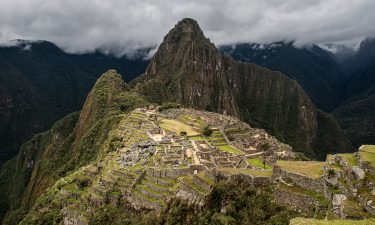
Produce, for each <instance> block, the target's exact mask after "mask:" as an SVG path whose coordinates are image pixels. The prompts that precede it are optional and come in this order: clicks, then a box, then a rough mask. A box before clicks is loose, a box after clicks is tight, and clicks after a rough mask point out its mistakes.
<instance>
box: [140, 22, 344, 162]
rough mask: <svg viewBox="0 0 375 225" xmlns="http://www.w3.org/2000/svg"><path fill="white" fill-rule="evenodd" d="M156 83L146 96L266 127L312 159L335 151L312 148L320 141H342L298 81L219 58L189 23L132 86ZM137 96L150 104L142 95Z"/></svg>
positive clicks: (172, 35)
mask: <svg viewBox="0 0 375 225" xmlns="http://www.w3.org/2000/svg"><path fill="white" fill-rule="evenodd" d="M155 80H158V81H159V84H160V85H158V89H157V90H155V91H153V90H148V92H149V93H158V96H161V97H160V98H158V101H160V99H161V98H165V102H178V103H181V104H183V105H184V106H188V107H192V108H196V109H200V110H202V109H203V110H207V111H213V112H219V113H223V114H229V115H232V116H236V117H238V118H241V119H242V120H244V121H246V122H248V123H250V124H252V125H255V126H260V127H263V128H266V129H267V130H268V131H269V132H271V133H272V134H273V135H274V136H276V137H277V138H279V139H280V140H282V141H285V142H287V143H288V144H290V145H291V146H293V147H294V148H296V149H299V150H301V151H304V152H305V153H307V154H309V155H312V156H316V154H315V152H314V151H313V149H314V146H318V147H319V148H320V149H323V148H326V149H335V148H334V147H333V146H332V145H331V146H329V148H328V146H324V145H325V143H323V144H322V143H320V144H319V145H316V143H319V140H318V139H319V137H320V136H322V137H327V136H328V137H331V136H332V139H333V140H335V139H340V138H342V137H341V136H342V135H337V134H336V133H337V132H339V131H337V132H336V130H337V129H338V130H339V128H338V127H334V126H330V127H334V128H335V129H336V130H335V132H332V133H333V134H329V133H328V134H326V133H324V130H325V126H324V124H319V119H320V118H318V115H319V111H318V110H317V109H316V107H315V106H314V105H313V104H312V102H311V100H310V98H309V97H308V96H307V95H306V93H305V92H304V91H303V89H302V87H301V86H300V85H298V84H297V82H296V81H294V80H291V79H289V78H288V77H286V76H285V75H283V74H281V73H280V72H274V71H271V70H268V69H266V68H264V67H260V66H257V65H254V64H248V63H238V62H236V61H234V60H233V59H232V58H230V57H227V56H224V55H222V54H221V53H220V52H219V50H218V49H217V48H216V47H215V45H214V44H213V43H211V42H210V40H209V39H207V38H206V37H205V36H204V34H203V32H202V30H201V29H200V27H199V25H198V23H197V22H196V21H194V20H192V19H183V20H182V21H180V22H178V23H177V25H176V26H175V27H174V28H173V29H172V30H171V31H170V32H169V33H168V34H167V35H166V36H165V38H164V41H163V42H162V44H161V45H160V46H159V49H158V51H157V52H156V54H155V55H154V57H153V58H152V60H151V63H150V65H149V66H148V68H147V70H146V72H145V74H144V75H142V76H141V77H140V78H138V79H137V80H136V81H135V82H134V83H136V84H137V86H138V88H137V89H139V90H143V89H142V88H140V87H139V86H148V87H151V86H155V85H151V84H149V83H150V82H152V84H154V83H155ZM134 83H133V85H135V84H134ZM141 92H142V94H143V95H145V96H146V98H147V99H152V96H148V94H147V93H145V91H141ZM161 92H164V93H161ZM147 96H148V97H147ZM157 103H160V102H157ZM324 119H326V120H327V121H331V120H334V119H333V118H325V117H324ZM323 122H325V121H323ZM333 125H335V123H333ZM322 131H323V132H322ZM330 142H331V143H332V141H331V140H330ZM333 142H334V141H333ZM335 143H336V142H335ZM337 143H340V141H337ZM327 144H328V143H327ZM340 147H342V146H340ZM342 148H343V149H345V147H342ZM325 151H327V150H325ZM321 157H322V158H323V157H325V153H323V154H322V156H321Z"/></svg>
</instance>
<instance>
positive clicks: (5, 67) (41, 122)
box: [0, 41, 148, 165]
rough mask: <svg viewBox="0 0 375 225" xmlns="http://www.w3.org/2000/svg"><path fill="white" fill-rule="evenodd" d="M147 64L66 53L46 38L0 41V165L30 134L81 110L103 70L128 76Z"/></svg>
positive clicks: (109, 57)
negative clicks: (5, 44) (14, 42)
mask: <svg viewBox="0 0 375 225" xmlns="http://www.w3.org/2000/svg"><path fill="white" fill-rule="evenodd" d="M147 64H148V62H147V61H143V60H142V59H138V60H128V59H126V58H120V59H118V58H115V57H112V56H106V55H103V54H100V53H95V54H83V55H72V54H67V53H65V52H63V51H62V50H60V49H59V48H58V47H56V46H55V45H54V44H52V43H50V42H46V41H40V42H28V41H19V43H18V45H17V46H13V47H0V137H1V138H0V165H1V164H2V163H3V162H5V161H6V160H8V159H10V158H11V157H12V156H14V155H15V154H16V153H17V149H18V148H19V146H20V145H21V143H23V142H24V141H26V140H27V139H29V138H30V137H32V135H33V134H35V133H39V132H41V131H44V130H46V129H48V128H49V127H50V126H51V125H52V124H53V123H54V122H55V121H56V120H58V119H60V118H62V117H63V116H65V115H67V114H68V113H71V112H73V111H76V110H79V109H80V108H81V107H82V104H83V102H84V100H85V98H86V95H87V93H88V92H89V90H90V89H91V88H92V86H93V84H94V83H95V81H96V79H97V78H98V76H99V75H100V74H101V73H103V72H104V71H106V70H108V69H110V68H114V69H118V70H119V71H120V72H124V71H127V72H126V73H123V74H124V77H126V80H127V81H129V80H131V79H133V78H134V77H135V76H136V75H138V74H140V73H142V72H143V71H144V69H145V67H146V65H147Z"/></svg>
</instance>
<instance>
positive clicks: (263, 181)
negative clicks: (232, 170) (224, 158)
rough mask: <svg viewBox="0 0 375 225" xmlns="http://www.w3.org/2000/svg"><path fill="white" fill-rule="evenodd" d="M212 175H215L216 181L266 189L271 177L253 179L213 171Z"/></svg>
mask: <svg viewBox="0 0 375 225" xmlns="http://www.w3.org/2000/svg"><path fill="white" fill-rule="evenodd" d="M212 173H213V174H215V179H216V180H225V181H227V182H228V183H230V184H232V185H237V184H246V185H248V186H250V187H266V186H269V185H271V183H272V178H271V177H254V176H251V175H249V174H243V173H237V174H228V173H223V172H218V171H215V170H213V171H212Z"/></svg>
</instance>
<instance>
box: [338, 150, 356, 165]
mask: <svg viewBox="0 0 375 225" xmlns="http://www.w3.org/2000/svg"><path fill="white" fill-rule="evenodd" d="M337 155H338V156H340V157H342V158H343V159H345V160H346V161H347V162H348V164H349V166H355V165H357V161H358V160H357V157H355V156H354V154H353V153H343V154H337Z"/></svg>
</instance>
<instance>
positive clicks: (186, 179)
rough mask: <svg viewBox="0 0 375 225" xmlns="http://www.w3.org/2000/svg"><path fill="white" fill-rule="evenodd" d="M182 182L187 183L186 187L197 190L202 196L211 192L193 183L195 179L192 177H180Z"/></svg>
mask: <svg viewBox="0 0 375 225" xmlns="http://www.w3.org/2000/svg"><path fill="white" fill-rule="evenodd" d="M179 180H180V181H182V182H183V183H185V184H186V185H188V186H190V187H192V188H194V189H195V190H197V191H198V192H200V193H202V194H205V195H206V194H208V193H209V192H208V191H207V190H205V189H203V188H202V187H200V186H198V185H196V184H194V183H193V177H192V176H184V177H180V178H179Z"/></svg>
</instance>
